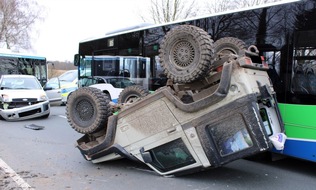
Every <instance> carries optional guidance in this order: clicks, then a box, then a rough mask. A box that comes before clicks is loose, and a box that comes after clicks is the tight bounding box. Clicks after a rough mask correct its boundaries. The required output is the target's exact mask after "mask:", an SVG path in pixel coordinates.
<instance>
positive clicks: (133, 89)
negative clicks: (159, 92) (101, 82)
mask: <svg viewBox="0 0 316 190" xmlns="http://www.w3.org/2000/svg"><path fill="white" fill-rule="evenodd" d="M148 94H149V92H148V90H146V89H145V88H143V87H142V86H140V85H133V86H128V87H126V88H124V90H123V91H122V92H121V93H120V95H119V98H118V103H119V104H125V103H134V102H136V101H138V100H139V99H140V98H142V97H145V96H147V95H148Z"/></svg>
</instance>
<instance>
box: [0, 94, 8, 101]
mask: <svg viewBox="0 0 316 190" xmlns="http://www.w3.org/2000/svg"><path fill="white" fill-rule="evenodd" d="M1 101H2V102H10V97H9V95H7V94H2V95H1Z"/></svg>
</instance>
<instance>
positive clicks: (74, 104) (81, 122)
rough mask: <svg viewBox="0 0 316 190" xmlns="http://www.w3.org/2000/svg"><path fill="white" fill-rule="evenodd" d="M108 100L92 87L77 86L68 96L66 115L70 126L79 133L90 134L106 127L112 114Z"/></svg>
mask: <svg viewBox="0 0 316 190" xmlns="http://www.w3.org/2000/svg"><path fill="white" fill-rule="evenodd" d="M109 102H110V100H109V99H108V97H107V96H105V95H104V93H103V92H102V91H101V90H99V89H97V88H92V87H83V88H79V89H77V90H76V91H74V92H72V93H71V94H70V95H69V97H68V102H67V106H66V115H67V119H68V123H69V124H70V126H71V127H72V128H73V129H75V130H76V131H77V132H79V133H83V134H91V133H94V132H97V131H99V130H101V129H105V128H106V124H107V120H108V117H109V116H110V115H112V111H111V107H110V104H109Z"/></svg>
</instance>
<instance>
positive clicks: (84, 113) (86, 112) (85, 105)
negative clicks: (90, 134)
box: [76, 100, 94, 121]
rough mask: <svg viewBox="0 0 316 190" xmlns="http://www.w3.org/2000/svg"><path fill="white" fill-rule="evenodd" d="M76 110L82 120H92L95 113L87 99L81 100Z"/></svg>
mask: <svg viewBox="0 0 316 190" xmlns="http://www.w3.org/2000/svg"><path fill="white" fill-rule="evenodd" d="M76 112H77V113H78V116H79V118H80V119H81V120H82V121H88V120H90V119H91V118H92V117H93V115H94V109H93V106H92V104H91V103H90V102H89V101H87V100H82V101H80V102H79V103H78V104H77V106H76Z"/></svg>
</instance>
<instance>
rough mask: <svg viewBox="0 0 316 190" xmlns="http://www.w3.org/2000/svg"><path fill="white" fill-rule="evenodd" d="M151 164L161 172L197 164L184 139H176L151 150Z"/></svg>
mask: <svg viewBox="0 0 316 190" xmlns="http://www.w3.org/2000/svg"><path fill="white" fill-rule="evenodd" d="M149 152H150V154H151V156H152V158H153V162H152V163H151V164H152V165H153V166H154V167H155V168H157V169H158V170H159V171H162V172H166V171H170V170H174V169H177V168H181V167H184V166H187V165H190V164H193V163H195V162H196V161H195V160H194V158H193V156H192V155H191V154H190V152H189V150H188V148H187V147H186V145H185V144H184V142H183V141H182V139H176V140H174V141H171V142H169V143H166V144H164V145H161V146H158V147H156V148H154V149H151V150H150V151H149Z"/></svg>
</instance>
